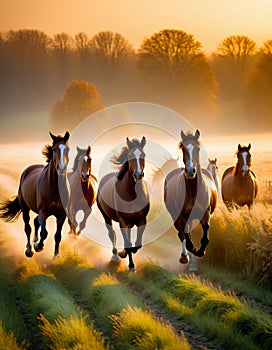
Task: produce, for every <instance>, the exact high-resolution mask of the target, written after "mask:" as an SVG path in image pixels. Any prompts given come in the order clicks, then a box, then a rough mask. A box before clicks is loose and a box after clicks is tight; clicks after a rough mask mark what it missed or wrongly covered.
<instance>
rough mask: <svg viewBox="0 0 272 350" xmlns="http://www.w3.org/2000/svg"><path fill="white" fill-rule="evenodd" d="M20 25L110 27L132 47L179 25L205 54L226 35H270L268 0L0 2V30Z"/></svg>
mask: <svg viewBox="0 0 272 350" xmlns="http://www.w3.org/2000/svg"><path fill="white" fill-rule="evenodd" d="M22 28H24V29H40V30H42V31H44V32H45V33H46V34H48V35H50V36H52V35H53V34H56V33H60V32H67V33H70V34H71V35H74V34H76V33H78V32H81V31H83V32H86V33H87V34H88V35H89V37H91V36H92V35H94V34H96V33H98V32H99V31H102V30H111V31H116V32H119V33H120V34H122V35H123V36H124V37H125V38H126V39H128V40H129V41H130V43H131V44H132V45H133V46H135V47H138V46H139V45H140V44H141V42H142V40H143V39H144V38H145V37H149V36H150V35H152V34H153V33H155V32H157V31H159V30H161V29H165V28H170V29H182V30H184V31H185V32H187V33H188V34H193V35H194V36H195V38H196V39H197V40H199V41H200V42H201V43H202V44H203V48H204V50H205V51H206V52H211V51H213V50H215V49H216V47H217V46H218V44H219V42H220V41H222V40H223V39H224V38H225V37H227V36H229V35H236V34H241V35H247V36H249V37H250V38H251V39H253V40H255V41H256V42H257V44H258V45H261V44H262V43H263V42H264V41H265V40H267V39H271V38H272V0H228V1H223V0H137V1H135V0H134V1H133V0H97V1H94V0H47V1H42V0H1V1H0V31H7V30H9V29H22Z"/></svg>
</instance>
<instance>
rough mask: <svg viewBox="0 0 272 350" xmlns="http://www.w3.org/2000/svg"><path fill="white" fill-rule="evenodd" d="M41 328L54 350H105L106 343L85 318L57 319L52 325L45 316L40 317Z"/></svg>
mask: <svg viewBox="0 0 272 350" xmlns="http://www.w3.org/2000/svg"><path fill="white" fill-rule="evenodd" d="M40 319H41V321H42V324H41V326H40V328H41V330H42V332H43V334H44V335H45V336H46V337H47V339H48V345H49V348H50V349H52V350H63V349H71V350H72V349H73V350H86V349H88V350H104V349H106V347H105V345H104V341H103V339H102V338H101V336H100V334H99V333H98V332H96V331H95V330H94V328H93V326H92V325H88V324H87V323H86V321H85V319H84V318H82V317H79V318H78V317H74V316H71V317H70V318H69V319H64V318H57V319H56V320H55V321H54V322H53V323H50V322H49V321H48V320H47V319H46V318H45V317H44V316H41V317H40Z"/></svg>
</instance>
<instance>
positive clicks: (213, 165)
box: [207, 158, 221, 194]
mask: <svg viewBox="0 0 272 350" xmlns="http://www.w3.org/2000/svg"><path fill="white" fill-rule="evenodd" d="M208 161H209V164H208V166H207V170H209V172H210V173H211V174H212V177H213V180H214V183H215V186H216V189H217V193H218V194H219V193H221V190H220V181H219V178H218V166H217V158H215V159H208Z"/></svg>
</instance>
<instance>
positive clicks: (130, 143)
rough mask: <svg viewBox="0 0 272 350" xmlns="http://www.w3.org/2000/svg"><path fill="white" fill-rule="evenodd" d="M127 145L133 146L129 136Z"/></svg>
mask: <svg viewBox="0 0 272 350" xmlns="http://www.w3.org/2000/svg"><path fill="white" fill-rule="evenodd" d="M127 146H128V148H131V147H132V142H131V141H130V140H129V138H128V137H127Z"/></svg>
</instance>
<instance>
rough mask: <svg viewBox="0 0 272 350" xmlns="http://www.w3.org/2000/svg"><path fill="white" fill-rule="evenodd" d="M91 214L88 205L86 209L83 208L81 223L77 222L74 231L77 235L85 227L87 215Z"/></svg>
mask: <svg viewBox="0 0 272 350" xmlns="http://www.w3.org/2000/svg"><path fill="white" fill-rule="evenodd" d="M90 214H91V210H90V208H89V207H88V209H87V210H84V216H83V220H82V221H81V223H80V224H79V229H78V231H77V233H76V235H77V236H79V235H80V234H81V232H82V231H83V230H84V228H85V227H86V222H87V219H88V217H89V215H90Z"/></svg>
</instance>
